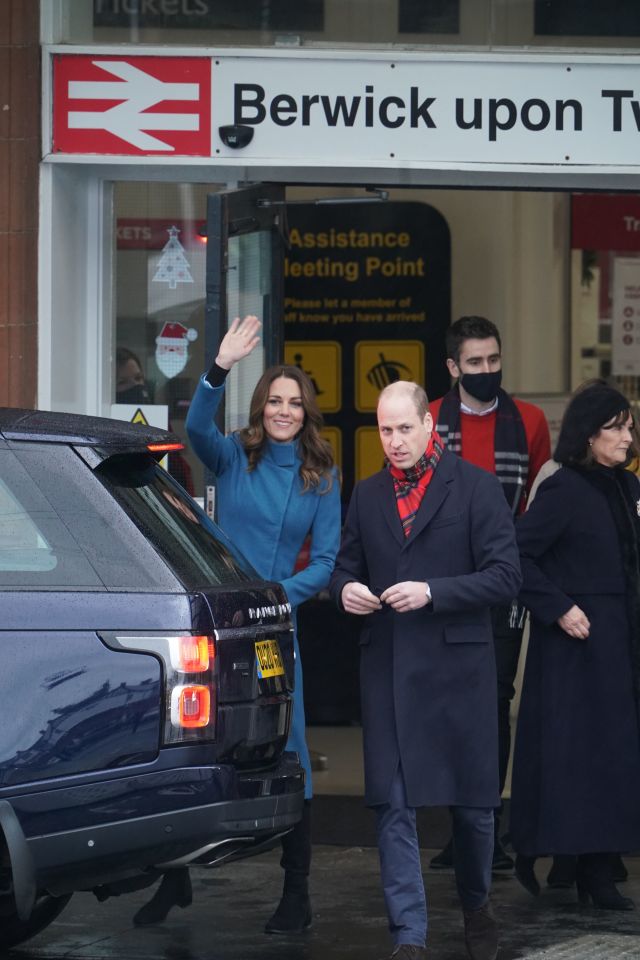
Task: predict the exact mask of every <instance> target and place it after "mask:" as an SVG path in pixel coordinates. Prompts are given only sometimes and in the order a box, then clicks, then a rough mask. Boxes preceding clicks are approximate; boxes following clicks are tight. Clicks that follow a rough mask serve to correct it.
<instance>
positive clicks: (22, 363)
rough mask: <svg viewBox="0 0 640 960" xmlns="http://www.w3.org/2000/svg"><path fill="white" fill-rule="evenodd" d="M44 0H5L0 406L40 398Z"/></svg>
mask: <svg viewBox="0 0 640 960" xmlns="http://www.w3.org/2000/svg"><path fill="white" fill-rule="evenodd" d="M39 41H40V38H39V3H38V0H1V2H0V406H11V407H33V406H35V402H36V375H37V346H38V338H37V333H38V326H37V323H38V313H37V307H38V302H37V278H38V270H37V264H38V162H39V159H40V45H39Z"/></svg>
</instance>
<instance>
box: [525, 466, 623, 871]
mask: <svg viewBox="0 0 640 960" xmlns="http://www.w3.org/2000/svg"><path fill="white" fill-rule="evenodd" d="M623 479H624V480H625V481H627V482H628V483H634V484H636V486H637V482H636V479H635V477H633V476H631V475H626V476H625V475H623ZM612 482H613V481H612ZM636 496H640V490H639V491H638V493H637V494H636ZM516 533H517V538H518V546H519V548H520V559H521V564H522V574H523V588H522V592H521V595H520V599H521V600H522V601H523V603H524V604H525V605H526V606H527V607H528V608H529V610H530V611H531V634H530V639H529V649H528V653H527V662H526V668H525V673H524V681H523V688H522V699H521V704H520V711H519V715H518V728H517V735H516V742H515V753H514V769H513V781H512V795H511V835H512V839H513V844H514V847H515V849H516V850H518V851H519V852H520V853H525V854H551V853H560V854H562V853H566V854H572V853H595V852H605V851H618V852H623V851H625V850H631V849H638V848H640V736H639V731H638V714H637V709H636V701H635V696H634V691H633V673H632V660H631V650H630V634H629V617H628V612H627V610H628V608H627V596H626V587H627V580H626V577H625V569H624V563H623V554H622V549H621V543H620V540H619V537H618V531H617V528H616V525H615V522H614V517H613V514H612V512H611V509H610V507H609V503H608V501H607V497H606V496H605V494H604V493H602V492H601V491H600V490H599V489H596V488H595V487H594V486H593V485H592V484H591V483H589V482H588V481H587V480H585V478H584V477H583V476H581V475H580V474H579V473H577V472H576V471H575V470H571V469H568V468H562V469H560V470H559V471H558V472H557V473H556V474H554V475H553V476H552V477H550V478H549V479H548V480H545V482H544V483H543V484H542V485H541V486H540V489H539V491H538V493H537V495H536V497H535V500H534V501H533V503H532V504H531V507H530V509H529V510H528V512H527V513H526V514H525V515H524V516H523V517H521V518H520V519H519V520H518V521H517V524H516ZM573 604H577V605H578V606H579V607H580V608H581V609H582V610H584V612H585V613H586V615H587V617H588V618H589V620H590V623H591V627H590V635H589V637H588V639H587V640H577V639H574V638H572V637H570V636H569V635H568V634H566V633H564V631H563V630H562V629H561V628H560V627H559V626H558V624H557V623H556V620H557V619H558V617H560V616H562V614H564V613H566V612H567V610H569V608H570V607H571V606H573ZM635 627H636V629H639V628H640V624H636V625H635Z"/></svg>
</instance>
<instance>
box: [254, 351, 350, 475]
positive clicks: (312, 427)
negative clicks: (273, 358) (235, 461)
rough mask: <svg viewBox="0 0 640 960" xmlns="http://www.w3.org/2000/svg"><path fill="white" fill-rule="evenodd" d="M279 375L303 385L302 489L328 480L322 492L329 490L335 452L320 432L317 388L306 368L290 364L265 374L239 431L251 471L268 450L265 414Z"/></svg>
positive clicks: (301, 392) (255, 391)
mask: <svg viewBox="0 0 640 960" xmlns="http://www.w3.org/2000/svg"><path fill="white" fill-rule="evenodd" d="M278 377H287V379H289V380H295V382H296V383H297V384H298V386H299V387H300V396H301V397H302V406H303V409H304V421H303V424H302V429H301V430H300V432H299V433H298V435H297V437H296V439H297V441H298V444H299V447H300V458H301V460H302V464H301V465H300V477H301V479H302V492H303V493H306V491H307V490H315V488H316V487H319V486H320V484H321V482H322V481H324V483H323V484H322V489H321V490H319V491H318V492H319V493H328V491H329V490H330V489H331V487H332V485H333V473H332V468H333V465H334V463H333V453H332V451H331V445H330V444H329V443H328V442H327V441H326V440H323V438H322V437H321V436H320V431H321V430H322V426H323V420H322V414H321V413H320V410H319V409H318V403H317V400H316V392H315V390H314V387H313V384H312V382H311V380H310V379H309V377H308V376H307V374H306V373H305V372H304V370H301V369H300V368H299V367H293V366H290V365H289V364H279V365H278V366H275V367H269V368H268V369H267V370H265V372H264V373H263V374H262V376H261V377H260V379H259V380H258V382H257V384H256V388H255V390H254V391H253V396H252V397H251V406H250V407H249V424H248V426H246V427H244V428H243V429H242V430H240V432H239V437H240V442H241V443H242V446H243V447H244V450H245V453H246V455H247V460H248V461H249V466H248V469H249V472H251V471H252V470H255V468H256V467H257V466H258V464H259V462H260V458H261V457H262V454H263V453H264V448H265V445H266V443H267V434H266V432H265V429H264V424H263V420H262V418H263V414H264V408H265V407H266V405H267V400H268V398H269V393H270V389H271V384H272V383H273V381H274V380H277V379H278Z"/></svg>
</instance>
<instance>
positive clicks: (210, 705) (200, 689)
mask: <svg viewBox="0 0 640 960" xmlns="http://www.w3.org/2000/svg"><path fill="white" fill-rule="evenodd" d="M112 636H113V635H112ZM113 639H114V640H115V641H116V643H117V645H118V646H120V647H123V648H124V649H125V650H131V651H135V652H137V653H152V654H154V655H155V656H157V657H159V659H160V660H161V662H162V667H163V670H162V672H163V677H164V723H163V734H162V740H163V744H164V745H169V744H178V743H185V742H189V741H193V740H214V739H215V734H216V678H217V664H216V645H215V639H214V637H211V636H202V635H200V634H174V635H163V636H155V635H154V636H151V635H150V634H146V635H139V636H137V637H133V636H122V635H120V634H118V635H116V636H115V637H113Z"/></svg>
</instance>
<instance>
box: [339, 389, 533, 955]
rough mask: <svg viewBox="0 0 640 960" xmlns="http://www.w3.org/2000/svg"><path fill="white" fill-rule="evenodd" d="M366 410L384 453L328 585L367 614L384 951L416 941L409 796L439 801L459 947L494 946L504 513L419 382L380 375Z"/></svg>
mask: <svg viewBox="0 0 640 960" xmlns="http://www.w3.org/2000/svg"><path fill="white" fill-rule="evenodd" d="M377 415H378V428H379V431H380V439H381V442H382V447H383V449H384V453H385V456H386V459H387V467H386V468H385V469H383V470H381V471H380V472H379V473H376V474H374V475H373V476H372V477H369V478H367V479H366V480H363V481H361V482H360V483H358V484H357V485H356V487H355V489H354V492H353V496H352V499H351V503H350V505H349V511H348V514H347V519H346V522H345V527H344V531H343V539H342V545H341V548H340V552H339V554H338V558H337V561H336V567H335V570H334V573H333V576H332V579H331V584H330V589H331V592H332V595H333V597H334V599H335V601H336V602H337V603H338V605H339V606H341V607H342V608H343V609H344V610H346V611H347V612H349V613H355V614H360V615H362V616H363V618H364V621H363V629H362V633H361V637H360V644H361V661H360V662H361V671H360V679H361V689H362V725H363V736H364V760H365V800H366V803H367V805H368V806H372V807H374V808H375V811H376V816H377V825H378V846H379V851H380V865H381V873H382V886H383V891H384V896H385V903H386V907H387V913H388V916H389V929H390V932H391V936H392V939H393V942H394V950H393V953H392V957H393V958H394V960H409V958H412V960H418V958H423V957H426V947H425V943H426V932H427V910H426V901H425V894H424V886H423V881H422V870H421V864H420V853H419V847H418V837H417V832H416V817H415V808H416V807H420V806H449V807H450V808H451V812H452V816H453V833H454V847H455V871H456V883H457V887H458V892H459V896H460V899H461V903H462V909H463V914H464V923H465V941H466V945H467V950H468V953H469V956H470V957H471V960H494V958H495V956H496V954H497V950H498V938H497V928H496V923H495V919H494V917H493V913H492V911H491V907H490V904H489V887H490V883H491V857H492V852H493V810H494V807H496V806H497V804H498V800H499V798H498V760H497V757H498V748H497V710H496V668H495V658H494V651H493V643H492V634H491V619H490V612H489V608H490V607H491V606H492V605H494V604H497V603H505V602H507V601H508V600H509V599H510V598H511V597H513V596H516V594H517V593H518V589H519V587H520V582H521V578H520V566H519V561H518V551H517V548H516V544H515V535H514V528H513V521H512V519H511V514H510V512H509V508H508V506H507V503H506V500H505V498H504V494H503V493H502V489H501V486H500V483H499V481H498V480H497V479H496V477H495V476H493V475H492V474H490V473H488V472H486V471H485V470H481V469H479V468H478V467H474V466H473V465H471V464H469V463H467V462H466V461H464V460H461V459H460V458H459V457H457V456H455V455H454V454H451V453H449V452H447V451H446V450H445V449H444V446H443V444H442V441H441V440H440V438H439V437H438V435H437V434H436V433H435V432H434V430H433V420H432V418H431V414H430V413H429V407H428V401H427V396H426V394H425V392H424V390H423V389H422V388H421V387H419V386H418V385H417V384H415V383H407V382H406V381H400V382H397V383H393V384H391V385H390V386H388V387H386V388H385V389H384V390H383V391H382V393H381V394H380V398H379V401H378V411H377Z"/></svg>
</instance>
